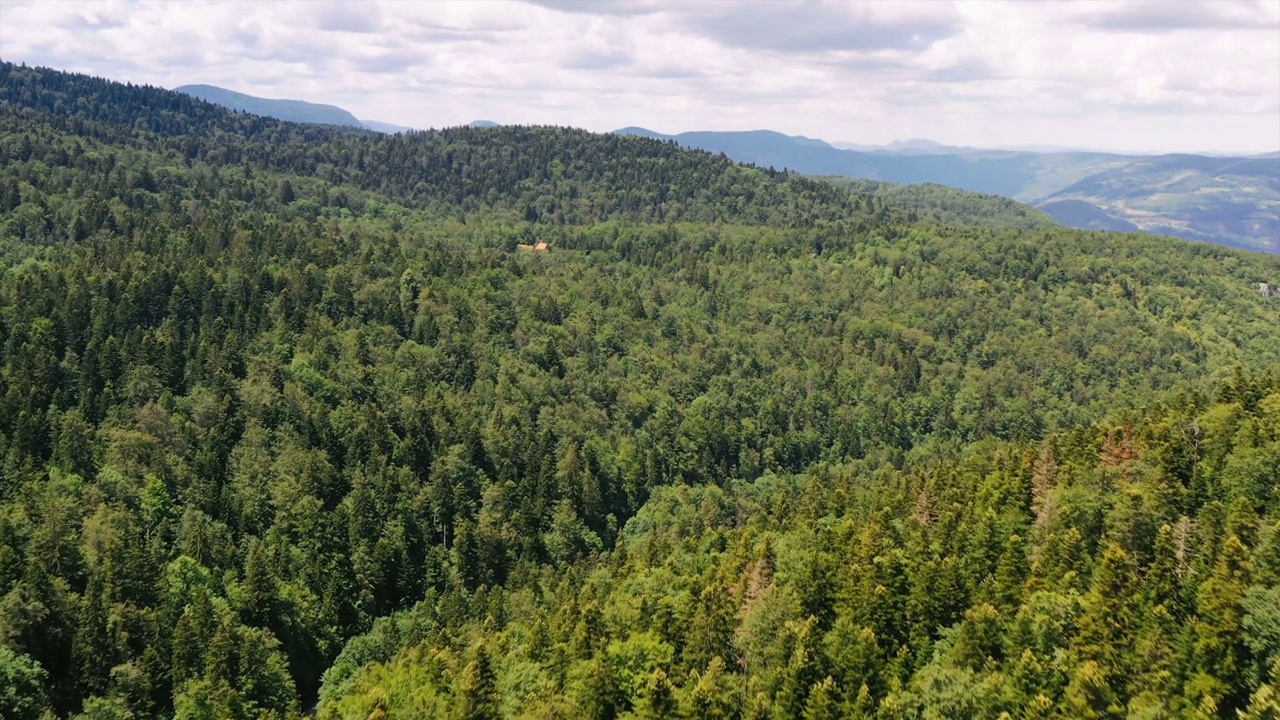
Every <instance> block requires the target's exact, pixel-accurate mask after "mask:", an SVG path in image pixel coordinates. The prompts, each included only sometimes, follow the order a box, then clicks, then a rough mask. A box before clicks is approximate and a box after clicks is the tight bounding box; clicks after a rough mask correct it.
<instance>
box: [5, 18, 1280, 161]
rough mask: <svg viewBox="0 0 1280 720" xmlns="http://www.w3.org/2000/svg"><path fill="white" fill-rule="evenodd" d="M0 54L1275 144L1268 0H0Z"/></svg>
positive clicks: (958, 139)
mask: <svg viewBox="0 0 1280 720" xmlns="http://www.w3.org/2000/svg"><path fill="white" fill-rule="evenodd" d="M1267 30H1270V31H1269V32H1264V31H1267ZM1118 33H1124V36H1123V39H1121V38H1119V37H1118V35H1117V34H1118ZM0 56H3V57H4V58H6V59H8V60H12V61H15V62H22V61H25V62H28V63H40V64H45V65H49V66H52V67H58V68H63V69H67V70H72V71H76V72H87V73H91V74H96V75H102V76H106V77H110V78H114V79H119V80H127V81H132V82H141V83H149V84H154V85H160V86H164V87H175V86H178V85H183V84H189V83H200V82H203V83H209V84H214V85H222V86H225V87H229V88H231V89H234V90H238V91H241V92H248V93H251V94H261V95H266V96H272V97H290V98H296V99H300V100H307V101H311V102H321V103H329V104H335V105H339V106H341V107H344V108H346V109H348V110H350V111H352V112H353V113H355V114H356V115H357V116H358V117H367V118H373V119H377V120H383V121H386V122H393V123H398V124H401V125H411V126H414V127H432V126H437V127H438V126H446V125H457V124H462V123H466V122H469V121H471V120H474V119H475V118H478V117H487V118H492V119H495V120H499V121H504V122H521V123H549V124H557V125H575V126H580V127H587V128H590V129H595V130H611V129H614V128H618V127H623V126H627V125H641V126H646V127H651V128H652V129H655V130H660V131H664V132H681V131H687V130H749V129H758V128H770V129H774V130H778V131H781V132H785V133H787V134H794V135H805V136H809V137H819V138H824V139H827V140H833V141H840V140H843V141H853V142H863V143H880V142H888V141H891V140H893V139H896V138H902V137H931V138H933V139H935V140H938V141H941V142H945V143H948V144H953V145H972V146H982V145H988V146H989V145H997V144H999V145H1009V144H1055V145H1090V146H1097V145H1098V144H1099V141H1098V139H1099V138H1106V141H1107V142H1110V143H1113V144H1114V146H1116V147H1119V148H1123V147H1134V146H1152V145H1155V146H1158V147H1159V149H1170V150H1176V149H1196V150H1203V149H1206V148H1218V149H1227V150H1230V149H1232V148H1235V147H1238V148H1240V149H1242V150H1244V149H1249V150H1253V151H1263V150H1274V149H1278V148H1280V133H1278V132H1277V130H1276V128H1277V127H1280V115H1278V114H1277V110H1276V109H1277V107H1280V87H1277V85H1278V83H1277V82H1276V79H1277V78H1280V0H1259V1H1257V2H1230V0H1179V1H1178V2H1176V3H1172V4H1170V3H1163V4H1160V5H1152V4H1150V3H1147V2H1142V1H1136V2H1120V1H1119V0H1099V1H1097V2H1090V1H1089V0H1071V1H1070V2H1032V3H1028V2H981V3H979V2H951V1H950V0H928V1H924V0H921V1H920V2H909V3H908V2H884V1H881V0H840V1H833V2H821V1H817V0H813V1H809V2H773V1H771V0H711V1H700V0H689V1H676V0H618V1H609V2H572V1H571V2H552V1H548V0H538V1H537V2H521V1H516V0H493V1H489V2H482V3H475V2H448V1H445V0H432V1H429V2H428V1H424V2H408V1H404V0H381V1H379V0H368V1H367V2H362V3H359V4H354V3H336V2H323V3H322V2H317V1H314V0H279V1H277V2H271V3H242V2H221V1H198V2H184V3H181V4H178V3H172V2H165V1H163V0H137V1H136V2H133V1H131V0H101V1H97V0H63V1H61V2H56V3H54V2H44V1H39V0H37V1H24V0H3V1H0Z"/></svg>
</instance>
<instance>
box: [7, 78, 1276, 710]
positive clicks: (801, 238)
mask: <svg viewBox="0 0 1280 720" xmlns="http://www.w3.org/2000/svg"><path fill="white" fill-rule="evenodd" d="M0 99H2V100H3V101H0V298H2V299H0V647H2V648H3V652H4V653H5V654H4V655H0V661H2V662H0V667H2V668H3V672H4V673H5V677H6V678H10V679H11V684H6V686H5V687H6V690H7V689H8V688H9V687H13V688H17V689H16V690H14V691H13V692H12V693H11V694H10V695H7V696H5V697H6V700H5V701H6V702H10V703H11V704H10V705H9V706H7V707H6V708H5V711H6V715H7V714H10V713H12V714H14V715H15V716H16V717H22V716H30V715H31V714H33V713H35V714H38V713H40V712H43V711H46V710H48V711H49V712H51V713H53V714H54V715H56V716H58V717H70V716H73V715H74V714H75V713H79V712H84V713H98V714H99V715H104V714H107V713H111V712H115V713H117V714H120V713H124V714H126V716H127V715H132V716H133V717H135V718H140V719H141V718H168V717H178V718H223V717H237V718H238V717H255V718H282V719H283V718H288V717H292V716H294V715H296V714H297V713H298V712H299V710H300V709H302V708H310V707H312V706H313V703H315V702H316V701H317V700H318V701H319V706H318V709H317V714H318V715H319V716H320V717H322V718H347V717H356V718H368V717H371V716H374V717H449V716H455V717H531V718H532V717H548V718H550V717H583V716H589V717H621V716H627V715H631V716H635V717H670V716H671V715H672V714H673V713H676V714H683V715H684V716H687V717H708V718H710V717H725V718H729V717H734V718H736V717H746V716H750V717H766V716H769V714H772V715H773V716H775V717H802V716H805V715H806V714H807V715H808V716H810V717H830V716H833V715H834V716H839V717H866V718H869V717H874V716H884V717H920V716H924V717H931V716H936V717H944V716H946V717H965V716H968V717H997V716H999V715H1000V713H1009V715H1010V716H1011V717H1014V716H1020V715H1026V716H1029V717H1047V716H1049V715H1050V714H1051V713H1052V712H1059V713H1070V712H1076V711H1077V710H1078V711H1079V712H1086V711H1087V712H1094V713H1103V714H1115V713H1117V712H1123V711H1125V709H1126V708H1130V707H1132V708H1136V709H1140V710H1143V711H1144V712H1145V711H1147V710H1146V709H1149V708H1153V707H1154V708H1157V709H1160V708H1159V707H1157V706H1158V705H1159V703H1160V702H1164V703H1165V705H1166V706H1167V709H1168V712H1169V713H1170V714H1175V715H1176V714H1177V713H1181V714H1182V715H1184V716H1190V715H1189V713H1193V712H1202V711H1205V712H1209V711H1211V712H1216V713H1218V714H1219V715H1225V714H1226V713H1227V712H1228V711H1229V710H1234V709H1238V708H1245V707H1246V706H1251V705H1253V704H1258V703H1265V702H1267V700H1266V698H1265V697H1263V699H1261V700H1257V699H1256V698H1257V697H1258V693H1261V692H1263V687H1264V684H1265V683H1267V682H1271V683H1274V679H1271V680H1268V679H1267V678H1266V674H1267V669H1268V667H1269V665H1268V663H1274V662H1275V654H1276V652H1277V650H1276V642H1275V637H1274V636H1275V633H1274V632H1273V630H1274V628H1273V625H1274V622H1273V620H1274V618H1272V615H1274V613H1272V612H1271V608H1272V605H1271V602H1270V600H1271V599H1272V598H1273V597H1274V588H1275V586H1276V583H1277V580H1278V576H1280V564H1278V563H1277V561H1276V560H1275V559H1274V558H1275V557H1276V556H1277V555H1276V553H1275V552H1274V550H1275V548H1276V543H1277V542H1280V540H1277V535H1278V533H1277V531H1276V527H1277V523H1278V522H1280V518H1278V517H1277V513H1278V512H1280V495H1277V493H1276V491H1275V488H1276V487H1277V486H1278V483H1277V478H1276V475H1275V473H1276V469H1275V468H1276V463H1275V460H1276V458H1277V457H1280V455H1278V452H1280V451H1278V448H1280V445H1277V443H1280V435H1278V434H1277V431H1276V430H1275V428H1276V427H1280V425H1278V424H1277V420H1278V419H1280V377H1278V376H1277V371H1276V367H1275V358H1276V357H1280V312H1278V309H1277V307H1276V306H1275V304H1274V303H1271V304H1269V303H1268V301H1267V300H1266V299H1264V298H1261V297H1259V296H1258V294H1257V293H1256V292H1255V291H1254V290H1253V289H1252V287H1251V286H1250V283H1253V282H1257V281H1261V280H1265V279H1274V276H1276V275H1280V265H1277V263H1276V261H1275V260H1274V259H1272V258H1267V257H1263V256H1251V255H1246V254H1243V253H1236V252H1233V251H1228V250H1223V249H1219V248H1208V247H1196V246H1191V245H1185V244H1179V243H1168V244H1166V243H1164V242H1162V241H1156V240H1153V239H1150V238H1137V237H1131V238H1122V239H1119V240H1118V239H1116V238H1114V237H1111V236H1107V235H1102V234H1086V233H1076V232H1069V231H1064V230H1061V229H1036V230H1017V229H1012V228H1011V227H1003V228H1001V227H994V228H993V227H974V226H972V224H970V225H962V224H957V223H953V222H951V220H949V219H947V218H945V217H941V216H939V217H936V218H934V219H932V220H931V219H929V218H925V217H920V216H919V208H912V207H908V206H906V205H897V204H894V203H896V202H897V200H896V199H893V198H895V197H897V196H896V195H894V194H893V193H889V194H888V195H886V196H883V197H882V196H880V195H877V194H876V193H860V192H855V193H852V194H851V193H849V192H847V191H845V190H841V189H838V188H834V187H832V186H830V185H826V184H821V183H817V182H813V181H810V180H807V179H804V178H798V177H795V176H792V175H790V174H787V173H772V172H766V171H763V170H760V169H758V168H750V167H746V166H739V165H735V164H733V163H730V162H729V161H727V160H726V159H724V158H721V157H716V156H712V155H709V154H707V153H698V152H689V151H685V150H681V149H680V148H678V147H675V146H674V145H671V144H668V143H662V142H658V141H653V140H648V139H643V138H622V137H615V136H598V135H592V134H590V133H584V132H579V131H571V130H565V129H557V128H500V129H489V130H480V129H454V130H448V131H441V132H433V133H409V134H405V135H400V136H395V137H386V136H374V135H370V134H365V133H359V132H345V131H340V130H336V129H333V128H311V127H304V126H296V125H290V124H288V123H280V122H276V121H270V120H266V119H260V118H253V117H250V116H245V115H237V114H232V113H227V112H224V111H222V110H219V109H217V108H213V107H211V106H207V105H204V104H202V103H198V102H196V101H194V100H192V99H190V98H186V97H179V96H174V95H173V94H171V93H167V92H165V91H161V90H156V89H151V88H134V87H123V86H119V85H116V84H112V83H107V82H105V81H98V80H94V79H91V78H84V77H81V76H72V75H65V74H60V73H55V72H52V71H46V70H37V69H31V68H25V67H16V66H13V65H8V64H4V65H0ZM141 108H149V110H148V111H147V112H140V109H141ZM877 192H879V191H877ZM873 195H874V196H873ZM965 207H967V206H965ZM983 207H989V205H983ZM955 211H956V212H958V213H961V214H964V213H967V212H968V210H967V209H964V207H961V208H960V209H956V210H955ZM984 212H985V211H984ZM912 213H916V219H917V220H919V222H913V216H912ZM986 224H988V225H990V224H995V225H1000V224H1001V222H995V223H986ZM1014 225H1015V226H1016V223H1015V224H1014ZM537 242H548V243H550V245H551V250H550V251H547V252H542V251H532V250H527V249H525V250H522V249H519V246H521V245H525V246H528V245H532V244H535V243H537ZM1255 701H1256V702H1255ZM1259 707H1261V705H1259ZM1117 708H1118V710H1117ZM1215 708H1216V709H1215ZM1206 709H1208V710H1206Z"/></svg>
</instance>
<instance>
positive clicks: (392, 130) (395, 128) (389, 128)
mask: <svg viewBox="0 0 1280 720" xmlns="http://www.w3.org/2000/svg"><path fill="white" fill-rule="evenodd" d="M360 124H361V125H363V126H365V128H366V129H368V130H372V131H374V132H380V133H385V134H387V135H395V134H396V133H402V132H408V131H410V130H417V129H418V128H411V127H408V126H405V125H395V124H392V123H385V122H379V121H377V120H361V121H360Z"/></svg>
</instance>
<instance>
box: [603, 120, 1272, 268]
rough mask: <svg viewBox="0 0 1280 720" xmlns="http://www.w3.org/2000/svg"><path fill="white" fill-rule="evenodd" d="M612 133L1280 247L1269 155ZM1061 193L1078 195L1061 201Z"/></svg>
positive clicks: (1067, 215)
mask: <svg viewBox="0 0 1280 720" xmlns="http://www.w3.org/2000/svg"><path fill="white" fill-rule="evenodd" d="M617 132H619V133H624V134H641V135H645V136H646V137H654V138H659V139H669V140H674V141H676V142H678V143H681V144H682V145H686V146H688V147H697V148H703V149H706V150H710V151H712V152H723V153H725V154H727V155H728V156H729V157H731V158H734V159H736V160H740V161H743V162H751V163H755V164H757V165H760V166H762V167H776V168H784V167H785V168H789V169H791V170H795V171H797V172H802V173H807V174H813V175H839V176H847V177H859V178H869V179H875V180H882V181H887V182H893V183H940V184H943V185H948V186H951V187H957V188H962V189H965V190H971V191H975V192H981V193H989V194H994V195H1003V196H1006V197H1011V198H1014V199H1017V200H1021V201H1023V202H1026V203H1029V204H1032V205H1041V204H1048V207H1046V208H1045V209H1046V211H1048V212H1049V214H1050V215H1052V216H1054V217H1055V219H1057V220H1059V221H1060V222H1064V223H1066V224H1068V225H1071V226H1072V227H1080V228H1084V229H1091V228H1092V229H1099V228H1102V227H1103V226H1106V227H1107V228H1108V229H1128V228H1129V227H1130V226H1132V227H1134V228H1137V229H1140V230H1143V231H1146V232H1152V233H1158V234H1164V235H1174V236H1178V237H1183V238H1187V239H1192V240H1201V241H1206V242H1212V243H1217V244H1223V245H1230V246H1234V247H1240V248H1245V249H1250V250H1261V251H1264V252H1271V253H1277V252H1280V184H1278V183H1277V182H1276V178H1277V176H1280V158H1275V157H1273V156H1272V157H1268V156H1261V157H1255V158H1221V157H1207V156H1201V155H1163V156H1153V157H1149V156H1124V155H1114V154H1107V153H1093V152H1050V153H1034V152H1015V151H1003V150H1000V151H983V150H974V149H969V148H963V149H961V148H945V147H938V146H936V144H927V143H922V142H911V143H906V144H904V145H902V146H901V147H899V148H889V149H884V150H875V151H855V150H842V149H839V148H836V147H834V146H832V145H830V144H827V143H824V142H821V141H814V140H812V139H810V138H796V137H791V136H787V135H783V134H781V133H776V132H772V131H767V130H761V131H751V132H687V133H681V134H679V135H662V134H659V133H653V132H650V131H648V130H644V129H643V128H624V129H622V130H619V131H617ZM1064 200H1072V201H1075V202H1074V203H1073V204H1070V205H1063V204H1061V201H1064ZM1080 203H1087V204H1089V205H1092V206H1093V208H1094V209H1093V210H1088V209H1086V208H1083V206H1082V205H1081V204H1080ZM1107 218H1111V219H1112V220H1107ZM1073 223H1074V224H1073Z"/></svg>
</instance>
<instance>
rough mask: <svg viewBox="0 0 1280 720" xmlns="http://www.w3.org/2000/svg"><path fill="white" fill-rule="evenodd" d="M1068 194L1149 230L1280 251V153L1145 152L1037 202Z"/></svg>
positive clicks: (1064, 197)
mask: <svg viewBox="0 0 1280 720" xmlns="http://www.w3.org/2000/svg"><path fill="white" fill-rule="evenodd" d="M1064 200H1074V201H1082V202H1086V203H1092V204H1093V205H1096V206H1098V207H1100V208H1103V209H1104V210H1106V211H1107V213H1108V214H1109V215H1111V216H1113V217H1121V218H1124V219H1126V220H1129V221H1130V222H1132V223H1133V224H1135V225H1137V226H1138V227H1139V228H1140V229H1142V230H1145V231H1148V232H1154V233H1159V234H1162V235H1176V236H1178V237H1183V238H1187V239H1190V240H1204V241H1207V242H1216V243H1220V244H1224V245H1232V246H1235V247H1242V248H1245V249H1250V250H1264V251H1266V252H1271V253H1280V158H1216V157H1205V156H1203V155H1161V156H1158V157H1152V158H1139V159H1137V160H1135V161H1133V162H1130V163H1126V164H1124V165H1122V166H1119V167H1114V168H1110V169H1107V170H1104V171H1102V172H1098V173H1095V174H1093V175H1090V176H1088V177H1086V178H1084V179H1082V180H1080V181H1078V182H1076V183H1074V184H1072V185H1070V186H1069V187H1067V188H1064V189H1062V190H1060V191H1058V192H1056V193H1054V194H1053V195H1052V196H1050V197H1048V198H1046V200H1045V201H1044V202H1042V203H1040V204H1039V205H1040V207H1041V208H1045V206H1046V205H1051V204H1054V203H1059V202H1062V201H1064ZM1045 209H1046V211H1048V209H1047V208H1045ZM1049 214H1050V215H1054V213H1053V212H1050V213H1049ZM1054 216H1055V217H1057V216H1056V215H1054ZM1066 224H1069V223H1066Z"/></svg>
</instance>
